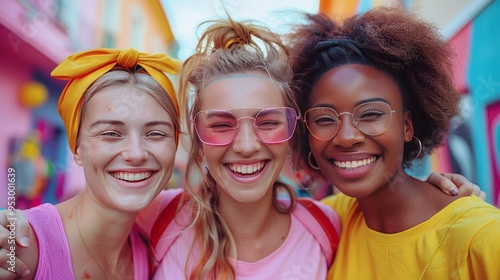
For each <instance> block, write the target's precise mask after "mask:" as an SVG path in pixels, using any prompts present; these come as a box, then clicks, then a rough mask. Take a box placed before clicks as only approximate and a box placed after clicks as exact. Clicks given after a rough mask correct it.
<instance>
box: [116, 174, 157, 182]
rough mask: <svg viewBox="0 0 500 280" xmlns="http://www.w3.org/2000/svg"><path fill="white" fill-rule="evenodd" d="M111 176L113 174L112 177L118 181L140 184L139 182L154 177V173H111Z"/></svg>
mask: <svg viewBox="0 0 500 280" xmlns="http://www.w3.org/2000/svg"><path fill="white" fill-rule="evenodd" d="M110 174H111V176H113V177H115V178H116V179H118V180H122V181H126V182H139V181H143V180H146V179H149V178H150V177H151V176H153V172H151V171H148V172H138V173H131V172H111V173H110Z"/></svg>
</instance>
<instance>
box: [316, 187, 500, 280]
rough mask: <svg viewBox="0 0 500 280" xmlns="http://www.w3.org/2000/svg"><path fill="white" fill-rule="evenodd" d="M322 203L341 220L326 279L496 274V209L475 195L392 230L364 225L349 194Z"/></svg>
mask: <svg viewBox="0 0 500 280" xmlns="http://www.w3.org/2000/svg"><path fill="white" fill-rule="evenodd" d="M323 202H324V203H326V204H328V205H330V206H331V207H332V208H333V209H334V210H336V211H337V212H338V214H339V216H340V219H341V222H342V234H341V237H340V244H339V247H338V251H337V255H336V257H335V261H334V264H333V266H332V267H331V268H330V270H329V272H328V278H327V279H343V280H344V279H356V280H358V279H363V280H364V279H383V280H385V279H433V280H434V279H481V280H483V279H500V209H498V208H495V207H494V206H492V205H490V204H488V203H486V202H484V201H482V200H481V199H479V198H477V197H475V196H470V197H463V198H460V199H457V200H456V201H454V202H452V203H451V204H449V205H448V206H446V207H445V208H444V209H443V210H441V211H440V212H439V213H437V214H435V215H434V216H433V217H431V218H430V219H429V220H427V221H425V222H423V223H421V224H419V225H417V226H414V227H413V228H410V229H408V230H405V231H403V232H399V233H395V234H384V233H380V232H376V231H373V230H371V229H370V228H368V227H367V226H366V223H365V220H364V218H363V215H362V212H361V210H360V209H359V207H358V204H357V202H356V200H355V199H354V198H351V197H347V196H345V195H342V194H339V195H335V196H332V197H328V198H325V199H324V200H323Z"/></svg>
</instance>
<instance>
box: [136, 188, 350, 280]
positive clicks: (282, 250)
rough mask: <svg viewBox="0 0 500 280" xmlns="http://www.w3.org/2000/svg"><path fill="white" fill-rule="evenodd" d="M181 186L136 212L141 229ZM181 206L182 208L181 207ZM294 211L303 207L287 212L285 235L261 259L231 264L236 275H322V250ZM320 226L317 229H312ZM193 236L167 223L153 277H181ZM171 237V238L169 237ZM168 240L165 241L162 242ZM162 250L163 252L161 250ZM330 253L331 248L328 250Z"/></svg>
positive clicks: (335, 219)
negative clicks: (287, 228)
mask: <svg viewBox="0 0 500 280" xmlns="http://www.w3.org/2000/svg"><path fill="white" fill-rule="evenodd" d="M180 191H182V190H169V191H166V192H162V193H161V194H160V195H159V196H158V197H157V199H156V200H155V201H154V202H153V203H152V204H151V205H150V206H149V207H148V208H147V209H146V211H141V213H140V214H139V216H138V219H137V224H138V225H139V227H140V228H141V229H144V231H145V232H147V233H150V232H151V228H152V223H153V222H154V219H153V217H157V216H158V215H159V213H160V212H161V211H162V209H163V208H164V207H165V206H166V205H167V204H168V203H169V202H170V201H171V200H172V199H173V197H175V195H176V194H177V193H179V192H180ZM315 204H316V205H318V206H319V207H320V208H321V210H322V211H323V212H324V213H325V214H326V215H327V217H328V218H329V219H330V220H331V221H332V223H333V224H334V225H335V227H336V229H337V230H340V224H339V219H338V216H337V215H336V213H335V212H333V210H332V209H331V208H330V207H327V206H325V205H321V204H320V203H318V202H315ZM184 209H185V208H184ZM298 211H306V210H304V208H300V207H297V208H295V210H294V213H292V215H291V225H290V230H289V232H288V235H287V237H286V239H285V241H284V242H283V244H281V246H280V247H279V248H278V249H277V250H276V251H274V252H273V253H271V254H270V255H268V256H266V257H264V258H263V259H261V260H259V261H257V262H253V263H249V262H244V261H239V260H233V261H234V262H235V265H234V268H235V271H236V278H237V279H242V280H245V279H325V278H326V273H327V269H328V264H327V259H328V258H331V257H332V256H325V253H324V251H322V247H321V246H320V243H319V242H318V240H316V238H315V236H313V234H311V232H310V230H311V229H308V228H306V225H305V224H304V223H303V222H301V221H300V220H299V219H298V218H297V213H295V212H298ZM176 221H179V222H180V224H186V223H188V222H189V220H188V218H187V214H186V211H181V213H179V214H178V215H177V216H176ZM315 230H321V229H315ZM193 238H194V230H193V229H192V228H190V229H187V230H186V229H185V227H184V226H169V227H167V229H166V232H165V233H164V235H163V236H162V238H161V239H160V241H159V243H158V246H157V247H156V252H155V253H156V254H157V255H156V256H155V258H156V259H157V260H158V261H159V262H160V264H159V267H158V269H157V270H156V272H155V275H154V277H153V279H185V267H186V260H188V264H187V268H188V270H187V271H188V272H190V271H191V270H192V269H193V267H194V265H195V264H196V260H197V258H198V254H199V249H198V248H197V247H195V249H194V250H193V252H192V255H191V256H189V248H190V246H191V242H192V240H193ZM172 239H173V241H172ZM165 244H168V245H165ZM165 251H166V253H165ZM330 254H331V252H330Z"/></svg>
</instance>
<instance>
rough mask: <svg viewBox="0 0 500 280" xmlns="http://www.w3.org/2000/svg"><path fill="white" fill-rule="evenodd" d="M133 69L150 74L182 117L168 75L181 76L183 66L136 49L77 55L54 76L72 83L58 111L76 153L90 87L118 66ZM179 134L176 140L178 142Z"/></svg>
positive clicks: (62, 64)
mask: <svg viewBox="0 0 500 280" xmlns="http://www.w3.org/2000/svg"><path fill="white" fill-rule="evenodd" d="M117 65H118V66H123V67H126V68H132V67H134V66H135V65H139V66H141V67H142V68H144V70H145V71H146V72H148V74H149V75H151V77H153V79H155V80H156V81H157V82H158V83H159V84H160V85H161V86H162V87H163V88H164V89H165V91H166V92H167V94H168V95H169V97H170V99H172V102H173V103H174V106H175V109H176V110H177V114H178V115H179V105H178V103H177V98H176V96H175V90H174V86H173V85H172V82H171V81H170V79H169V78H168V77H167V76H166V75H165V74H164V72H166V73H169V74H173V75H175V74H177V72H178V69H179V67H180V65H181V62H180V61H179V60H177V59H174V58H171V57H169V56H167V55H164V54H153V55H149V54H146V53H142V52H138V51H137V50H135V49H132V48H130V49H126V50H115V49H104V48H101V49H93V50H90V51H83V52H79V53H75V54H73V55H70V56H68V57H67V58H66V59H64V60H63V61H62V62H61V63H60V64H59V65H58V66H57V67H56V68H55V69H54V70H52V73H51V76H52V77H54V78H57V79H60V80H69V82H68V84H67V85H66V86H65V87H64V89H63V91H62V93H61V96H60V97H59V101H58V104H57V108H58V111H59V115H61V118H62V120H63V122H64V125H65V127H66V133H67V136H68V142H69V146H70V148H71V151H72V152H73V153H75V152H76V138H77V135H78V129H79V125H80V124H79V123H80V120H79V118H80V110H81V105H82V97H83V94H84V93H85V91H86V90H87V89H88V88H89V87H90V85H91V84H92V83H93V82H95V81H96V80H97V79H98V78H99V77H101V76H102V75H104V74H105V73H106V72H108V71H110V70H111V69H113V67H115V66H117ZM178 137H179V135H178V132H176V135H175V140H176V142H177V141H178Z"/></svg>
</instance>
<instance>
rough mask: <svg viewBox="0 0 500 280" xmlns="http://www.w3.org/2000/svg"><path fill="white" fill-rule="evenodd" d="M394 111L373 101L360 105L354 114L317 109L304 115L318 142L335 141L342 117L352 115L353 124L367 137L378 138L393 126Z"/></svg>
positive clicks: (385, 104)
mask: <svg viewBox="0 0 500 280" xmlns="http://www.w3.org/2000/svg"><path fill="white" fill-rule="evenodd" d="M394 112H396V111H395V110H392V109H391V107H390V106H389V104H387V103H385V102H379V101H373V102H367V103H363V104H360V105H358V106H356V108H354V110H353V111H352V113H349V112H342V113H340V114H339V113H337V112H336V111H335V110H333V109H332V108H329V107H315V108H311V109H309V110H307V112H306V113H305V114H304V122H305V123H306V126H307V129H308V130H309V132H310V133H311V134H312V135H313V136H314V137H315V138H316V139H318V140H321V141H328V140H331V139H333V137H335V135H337V132H338V130H339V127H340V123H341V120H340V116H342V115H351V117H352V124H353V125H354V126H355V127H356V128H357V129H359V130H360V131H361V132H363V133H364V134H366V135H370V136H377V135H380V134H382V133H384V132H385V131H386V130H387V129H388V128H389V126H390V125H391V119H392V113H394Z"/></svg>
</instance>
